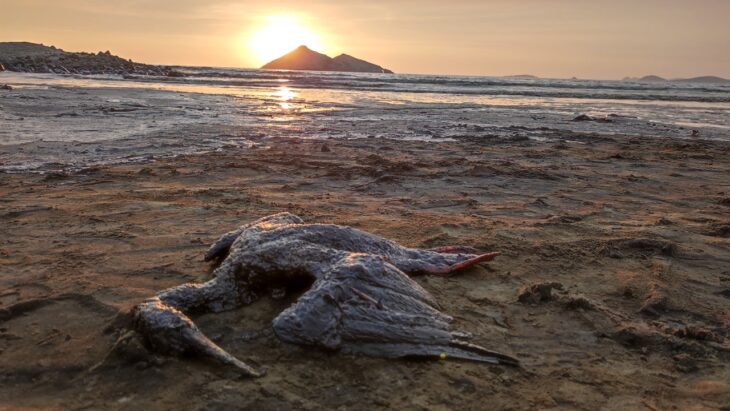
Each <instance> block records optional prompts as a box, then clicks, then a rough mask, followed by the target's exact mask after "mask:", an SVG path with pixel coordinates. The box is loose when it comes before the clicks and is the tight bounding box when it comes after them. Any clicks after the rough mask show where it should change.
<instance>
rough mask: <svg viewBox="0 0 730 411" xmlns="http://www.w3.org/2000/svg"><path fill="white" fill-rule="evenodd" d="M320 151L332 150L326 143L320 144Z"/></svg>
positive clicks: (327, 151)
mask: <svg viewBox="0 0 730 411" xmlns="http://www.w3.org/2000/svg"><path fill="white" fill-rule="evenodd" d="M320 151H322V152H323V153H329V152H330V151H332V150H330V148H329V146H327V144H322V148H321V149H320Z"/></svg>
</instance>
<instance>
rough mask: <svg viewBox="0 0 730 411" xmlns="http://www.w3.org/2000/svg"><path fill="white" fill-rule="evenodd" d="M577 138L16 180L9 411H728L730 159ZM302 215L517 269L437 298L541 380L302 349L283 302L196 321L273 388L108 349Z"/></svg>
mask: <svg viewBox="0 0 730 411" xmlns="http://www.w3.org/2000/svg"><path fill="white" fill-rule="evenodd" d="M180 130H181V131H180V132H181V133H182V132H183V130H184V131H185V132H187V133H188V138H193V137H195V135H196V134H195V133H196V132H197V131H196V129H185V128H184V127H181V129H180ZM207 130H208V131H209V132H210V133H211V134H215V133H218V134H224V133H230V132H231V129H230V128H228V127H221V128H219V129H216V128H214V127H211V128H210V129H207ZM562 138H563V139H565V140H566V141H562V140H561V139H556V140H555V141H549V142H541V141H535V140H529V139H527V140H526V139H521V138H514V139H510V138H503V139H498V140H485V139H484V138H482V137H479V136H472V137H470V132H469V131H468V130H467V131H465V132H464V136H463V137H462V138H459V139H458V141H443V142H433V141H431V142H426V141H394V140H391V139H382V138H369V139H368V138H363V139H353V140H329V141H323V140H316V139H298V138H284V137H273V138H272V137H268V136H265V135H261V136H255V135H249V136H247V138H246V140H247V142H248V144H250V145H251V146H252V148H243V147H227V148H225V149H224V150H222V151H219V152H211V153H204V154H197V155H182V156H179V157H177V158H168V159H161V160H159V161H145V160H140V162H138V163H134V164H117V165H100V166H95V167H87V168H80V169H74V170H68V171H65V172H58V171H55V172H54V171H51V170H47V171H48V172H47V173H45V174H38V173H20V174H2V175H0V201H1V202H2V206H1V207H0V271H1V272H2V275H0V404H2V406H4V407H39V408H55V407H61V408H82V409H83V408H88V409H102V408H118V409H126V408H130V409H141V408H143V409H181V408H185V409H191V408H192V409H239V408H240V409H294V408H297V409H298V408H301V409H334V408H343V409H344V408H347V409H380V408H394V409H483V408H484V407H487V408H495V409H496V408H511V409H536V408H541V409H545V408H560V409H598V408H605V409H647V408H648V409H671V408H673V407H677V408H680V409H687V408H692V407H700V408H702V407H704V408H709V409H712V408H722V407H728V406H729V405H730V384H728V381H730V367H728V364H729V363H730V342H729V340H728V327H729V326H730V300H729V298H730V219H729V218H728V216H729V215H730V180H728V175H730V143H723V142H709V141H667V140H658V139H651V138H639V137H613V138H609V137H597V136H589V135H586V134H581V133H564V134H563V135H562ZM325 145H326V147H327V149H326V150H323V147H324V146H325ZM279 211H291V212H294V213H296V214H298V215H301V216H302V217H304V218H305V219H306V220H307V221H312V222H331V223H338V224H347V225H352V226H354V227H358V228H361V229H364V230H367V231H370V232H373V233H377V234H380V235H383V236H386V237H388V238H393V239H395V240H397V241H398V242H400V243H402V244H405V245H411V246H421V247H434V246H441V245H448V244H466V245H471V246H475V247H478V248H480V249H483V250H489V251H500V252H502V255H501V256H500V257H498V258H497V259H496V260H494V261H493V262H491V263H488V264H483V265H481V266H479V267H476V268H473V269H469V270H467V271H464V272H463V273H461V274H460V275H458V276H455V277H453V278H438V277H419V278H418V281H419V282H420V283H421V284H422V285H423V286H424V287H425V288H426V289H428V291H429V292H431V293H432V294H433V295H434V296H435V297H436V299H437V300H438V301H439V302H440V303H441V304H442V305H443V308H444V311H445V312H448V313H449V314H452V315H453V316H454V317H455V318H456V322H457V323H458V324H457V325H458V328H461V329H466V330H470V331H474V332H475V333H476V334H477V337H476V342H477V343H479V344H480V345H483V346H486V347H491V348H494V349H495V350H498V351H502V352H506V353H509V354H512V355H514V356H516V357H518V358H520V359H521V361H522V363H523V369H511V368H501V367H492V366H485V365H479V364H471V363H465V362H458V361H450V360H446V361H394V360H383V359H371V358H366V357H351V356H346V355H339V354H336V353H328V352H324V351H321V350H317V349H308V348H305V347H300V346H292V345H287V344H284V343H282V342H280V341H279V340H278V339H276V338H275V337H273V336H272V335H271V334H270V333H267V332H259V331H260V330H264V329H265V328H266V327H268V325H269V324H270V321H271V319H272V318H273V317H274V316H275V315H276V314H277V313H279V312H280V311H281V310H282V309H283V308H284V307H286V306H287V305H288V304H290V303H291V300H283V301H275V300H270V299H263V300H262V301H260V302H258V303H256V304H254V305H252V306H249V307H245V308H242V309H239V310H234V311H230V312H226V313H221V314H211V315H203V316H199V317H197V318H196V322H197V323H198V324H199V325H200V326H201V328H203V330H204V331H205V333H206V334H207V335H209V336H212V337H214V338H215V339H216V341H217V342H219V343H220V344H221V345H222V346H223V347H225V348H226V349H227V350H229V351H230V352H231V353H233V354H234V355H236V356H238V357H239V358H242V359H244V360H246V361H247V362H249V363H251V364H255V365H261V366H264V367H266V368H267V369H268V374H267V375H266V376H265V377H263V378H261V379H255V380H245V379H244V380H241V379H236V378H234V376H233V375H231V374H229V372H228V371H226V370H224V369H221V368H220V367H218V366H216V365H214V364H211V363H209V362H206V361H202V360H196V359H177V358H164V357H158V356H155V355H152V354H150V353H148V352H147V351H145V350H144V349H142V348H141V347H139V346H137V345H134V344H131V345H128V346H126V347H125V348H124V349H121V350H120V349H118V350H115V351H113V352H112V353H111V354H108V353H109V352H110V349H111V348H112V345H113V344H114V341H115V340H116V338H117V337H118V335H120V333H122V332H123V330H124V326H125V324H126V322H127V321H128V317H127V316H126V315H125V313H126V312H127V310H128V309H129V308H130V307H132V306H133V305H134V304H136V303H138V302H139V301H141V300H142V299H144V298H145V297H148V296H151V295H152V294H154V293H155V292H156V291H158V290H161V289H163V288H167V287H170V286H174V285H177V284H181V283H185V282H189V281H201V282H202V281H205V280H206V279H207V278H209V273H210V269H211V267H210V266H209V265H208V264H207V263H204V262H203V253H204V252H205V250H206V249H207V247H208V245H209V244H210V243H211V242H213V241H214V240H215V239H216V238H217V237H218V236H219V235H220V234H221V233H223V232H225V231H228V230H230V229H231V228H232V227H235V226H237V225H239V224H241V223H244V222H248V221H251V220H253V219H254V218H257V217H260V216H263V215H267V214H271V213H275V212H279ZM95 366H96V367H95ZM92 367H95V368H93V370H92ZM0 408H2V407H0Z"/></svg>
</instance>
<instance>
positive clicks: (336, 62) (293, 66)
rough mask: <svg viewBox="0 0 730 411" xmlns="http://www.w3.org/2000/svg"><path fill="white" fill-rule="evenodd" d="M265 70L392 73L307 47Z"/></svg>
mask: <svg viewBox="0 0 730 411" xmlns="http://www.w3.org/2000/svg"><path fill="white" fill-rule="evenodd" d="M261 68H262V69H266V70H311V71H346V72H357V73H388V74H393V72H392V71H390V70H388V69H385V68H383V67H380V66H378V65H377V64H373V63H370V62H367V61H365V60H360V59H358V58H355V57H352V56H349V55H347V54H340V55H339V56H337V57H335V58H332V57H329V56H327V55H325V54H322V53H318V52H316V51H314V50H311V49H310V48H308V47H307V46H299V47H297V48H296V49H294V50H293V51H291V52H290V53H287V54H285V55H283V56H281V57H279V58H278V59H276V60H273V61H271V62H269V63H267V64H264V66H263V67H261Z"/></svg>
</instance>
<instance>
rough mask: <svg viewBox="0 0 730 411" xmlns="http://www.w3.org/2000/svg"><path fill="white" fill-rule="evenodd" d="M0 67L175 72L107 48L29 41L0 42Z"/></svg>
mask: <svg viewBox="0 0 730 411" xmlns="http://www.w3.org/2000/svg"><path fill="white" fill-rule="evenodd" d="M0 67H3V68H4V69H5V70H8V71H17V72H25V73H56V74H119V75H126V74H144V75H154V76H174V75H176V74H177V73H178V72H177V71H175V70H172V69H171V68H170V67H166V66H155V65H150V64H141V63H135V62H134V61H132V60H127V59H123V58H121V57H117V56H115V55H113V54H111V53H110V52H109V51H104V52H102V51H100V52H98V53H84V52H80V53H74V52H68V51H64V50H61V49H59V48H56V47H54V46H45V45H43V44H36V43H29V42H0Z"/></svg>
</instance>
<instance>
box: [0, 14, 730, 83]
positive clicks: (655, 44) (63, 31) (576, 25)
mask: <svg viewBox="0 0 730 411" xmlns="http://www.w3.org/2000/svg"><path fill="white" fill-rule="evenodd" d="M0 6H1V7H0V9H2V12H0V41H19V40H25V41H33V42H39V43H44V44H53V45H56V46H58V47H61V48H63V49H65V50H69V51H99V50H111V51H112V52H113V53H114V54H117V55H120V56H123V57H125V58H132V59H134V60H137V61H140V62H148V63H161V64H188V65H207V66H227V67H257V66H260V65H261V64H263V63H265V61H262V59H263V56H264V55H265V54H267V53H266V50H265V49H266V47H265V43H262V42H261V41H258V43H257V42H256V41H255V40H252V39H255V38H256V36H257V35H258V36H261V33H262V32H266V29H267V27H269V28H270V27H271V24H272V23H271V21H272V18H284V19H290V20H291V21H296V24H297V25H298V26H297V27H298V29H297V30H299V31H292V33H295V34H292V35H289V36H283V37H282V38H279V39H278V40H277V41H278V43H276V44H278V45H279V47H281V45H282V44H287V43H286V42H285V40H286V39H288V38H291V39H293V40H295V41H294V43H296V42H299V41H300V40H301V42H303V43H306V42H310V43H311V42H316V43H317V44H310V46H311V47H312V48H318V49H319V50H318V51H321V52H324V53H326V54H329V55H331V56H334V55H336V54H339V53H342V52H347V53H348V54H352V55H354V56H357V57H360V58H364V59H366V60H369V61H372V62H374V63H377V64H380V65H382V66H384V67H387V68H390V69H392V70H394V71H396V72H400V73H438V74H475V75H510V74H534V75H539V76H544V77H572V76H577V77H582V78H622V77H624V76H641V75H645V74H657V75H661V76H666V77H688V76H696V75H719V76H723V77H729V78H730V23H728V21H729V19H730V1H728V0H612V1H608V0H601V1H597V0H596V1H593V0H519V1H518V0H481V1H471V0H461V1H460V0H451V1H443V0H391V1H378V0H354V1H346V0H339V1H323V0H319V1H304V0H299V1H263V0H238V1H236V0H207V1H202V0H114V1H109V0H63V1H59V0H0ZM277 16H278V17H277ZM282 16H283V17H282ZM257 50H258V51H257ZM262 50H263V51H262ZM269 54H270V53H269Z"/></svg>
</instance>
